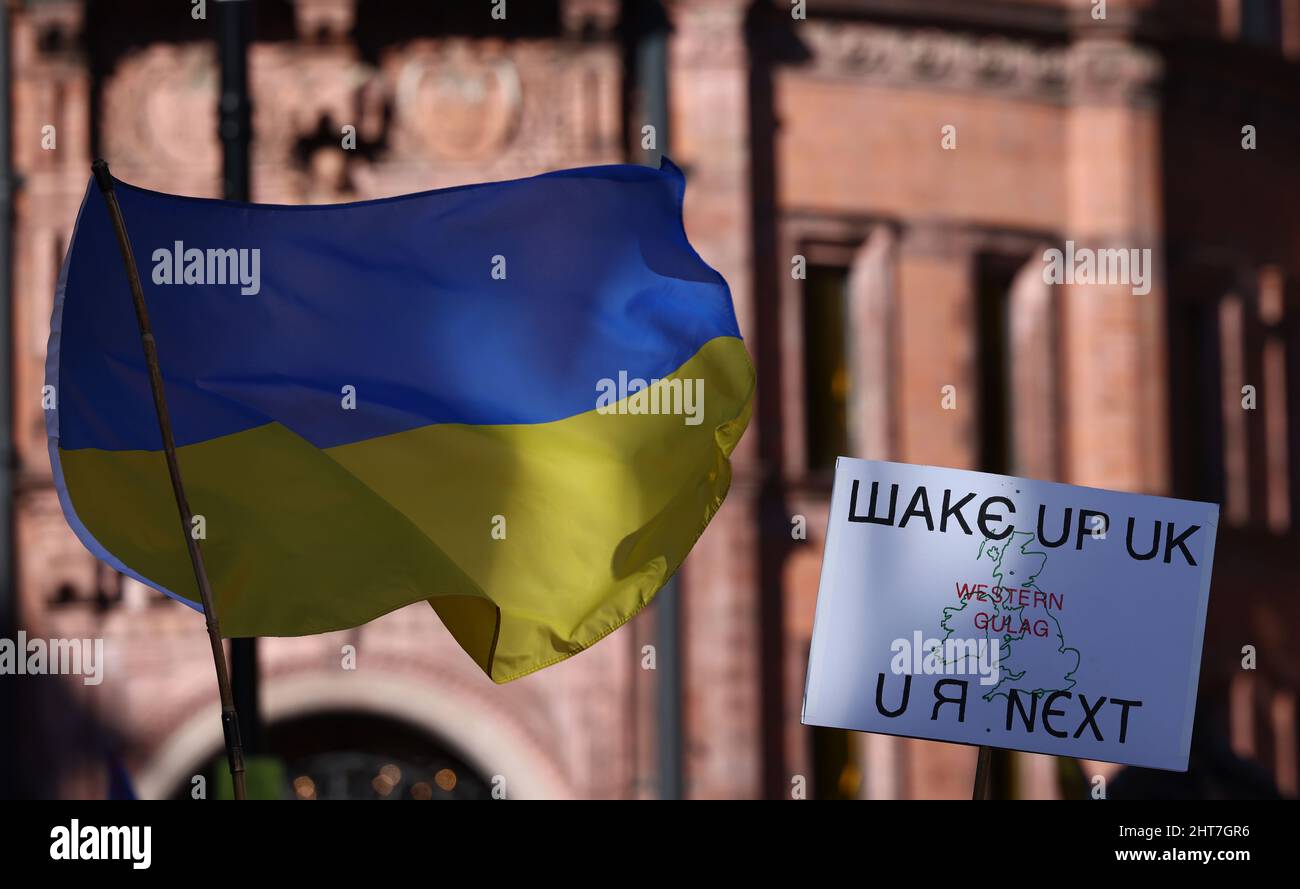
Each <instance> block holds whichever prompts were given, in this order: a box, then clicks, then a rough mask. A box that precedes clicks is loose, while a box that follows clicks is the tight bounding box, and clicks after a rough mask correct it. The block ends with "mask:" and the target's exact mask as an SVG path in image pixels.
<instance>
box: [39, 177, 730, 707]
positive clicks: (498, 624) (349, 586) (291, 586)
mask: <svg viewBox="0 0 1300 889" xmlns="http://www.w3.org/2000/svg"><path fill="white" fill-rule="evenodd" d="M684 190H685V180H684V178H683V176H682V173H681V171H680V170H678V169H677V168H676V167H675V166H673V165H672V164H671V163H670V162H668V161H664V163H663V165H662V166H661V168H660V169H658V170H655V169H651V168H646V167H639V166H606V167H593V168H587V169H577V170H566V171H562V172H556V173H550V174H546V175H542V176H537V177H533V178H530V179H521V180H517V181H512V182H500V183H490V184H484V185H473V186H467V187H462V188H451V189H443V190H439V191H431V192H425V193H421V194H413V195H406V196H402V197H396V198H390V199H384V200H373V201H363V202H360V203H353V204H342V205H334V206H272V205H260V204H240V203H232V202H226V201H215V200H204V199H197V198H187V197H177V196H175V195H168V194H160V193H157V192H152V191H147V190H145V189H142V188H137V187H135V186H131V185H127V184H126V183H122V182H117V183H116V192H117V196H118V199H119V201H120V203H121V207H122V212H123V214H124V216H125V219H126V224H127V228H128V230H129V232H130V236H131V241H132V247H133V250H134V251H135V258H136V262H137V263H138V265H139V268H140V274H141V278H142V281H143V284H144V288H145V298H146V300H147V302H148V307H149V313H150V317H151V320H152V323H153V329H154V336H155V338H156V340H157V346H158V352H159V357H160V361H161V364H162V372H163V378H164V384H165V389H166V394H167V399H168V405H169V407H170V410H171V418H172V423H173V428H174V431H175V436H176V443H177V447H178V455H179V460H180V465H181V470H182V472H183V474H184V479H185V485H186V491H187V493H188V495H189V500H190V504H191V507H192V509H193V511H194V513H195V514H196V515H197V516H200V517H201V523H200V524H199V525H196V528H195V532H196V533H200V534H202V535H203V536H202V539H201V545H202V546H203V550H204V557H205V560H206V562H207V567H208V573H209V577H210V578H211V581H212V587H213V590H214V593H215V597H216V607H217V612H218V617H219V619H220V622H221V627H222V631H223V633H224V634H226V635H228V636H295V635H302V634H307V633H320V632H325V631H328V630H337V629H341V628H345V627H353V626H357V625H358V624H361V623H364V622H366V621H368V620H371V619H373V618H375V617H377V616H379V615H381V614H384V613H386V612H389V611H392V610H393V609H395V608H400V607H402V606H404V605H407V604H409V603H412V602H415V601H419V600H427V601H428V602H429V603H430V604H431V605H432V606H433V608H434V609H435V610H436V611H437V612H438V615H439V616H440V618H441V619H442V621H443V622H444V623H445V624H446V626H447V628H448V629H449V630H450V631H451V633H452V635H453V636H454V637H455V638H456V640H457V641H458V642H459V643H460V644H461V646H462V647H463V648H464V649H465V651H466V652H467V653H468V654H469V655H470V657H472V658H473V659H474V661H475V662H476V663H477V664H478V665H479V666H480V667H482V669H483V670H484V671H485V672H486V673H487V674H488V675H489V676H491V677H492V679H494V680H496V681H497V682H506V681H508V680H511V679H514V678H517V677H519V676H523V675H524V674H526V673H529V672H531V671H533V670H537V669H539V668H541V667H544V666H546V665H548V664H551V663H554V662H556V661H559V660H562V659H564V658H566V657H568V656H570V655H572V654H574V653H576V652H578V651H581V650H582V649H584V648H586V647H587V646H589V645H591V644H593V643H594V642H596V641H597V640H598V639H600V638H601V637H602V636H604V635H606V634H607V633H610V632H612V631H613V630H615V629H616V628H618V627H619V626H620V625H621V624H622V623H623V622H624V621H626V620H627V619H628V618H630V617H631V616H632V615H634V614H636V613H637V612H638V611H639V610H640V609H641V608H643V607H644V606H645V605H646V604H647V603H648V602H649V601H650V600H651V599H652V598H653V596H654V594H655V592H656V591H657V590H658V589H659V588H660V587H661V586H662V585H663V584H664V582H665V581H666V580H667V579H668V577H669V576H670V575H672V573H673V572H674V571H675V570H676V569H677V567H678V566H679V565H680V564H681V562H682V560H683V559H684V558H685V557H686V554H687V553H688V552H689V551H690V548H691V547H692V546H693V545H694V543H695V541H696V539H697V538H698V537H699V535H700V534H701V533H702V532H703V531H704V528H705V526H706V525H707V524H708V522H709V520H710V518H712V516H713V514H714V513H715V512H716V511H717V510H718V508H719V507H720V506H721V504H722V500H723V498H724V496H725V495H726V492H727V488H728V485H729V483H730V480H731V468H730V464H729V462H728V455H729V454H730V453H731V452H732V449H733V448H735V446H736V443H737V441H738V440H739V439H740V436H741V434H742V433H743V432H744V430H745V427H746V425H747V423H748V421H749V416H750V405H751V399H752V396H753V391H754V371H753V368H752V366H751V365H750V361H749V357H748V355H747V354H746V351H745V348H744V346H743V344H742V343H741V340H740V333H739V330H738V327H737V324H736V318H735V313H734V310H733V308H732V304H731V297H730V293H729V291H728V289H727V284H726V282H725V281H724V280H723V279H722V277H721V276H719V275H718V273H717V272H715V271H713V270H712V269H711V268H709V266H708V265H706V264H705V263H704V261H703V260H702V259H700V257H699V256H698V255H697V254H696V253H695V251H694V250H693V249H692V247H691V245H690V243H689V242H688V240H687V238H686V234H685V231H684V230H683V227H682V217H681V207H682V198H683V193H684ZM46 383H47V384H48V386H49V387H52V388H50V389H47V395H48V396H50V398H51V401H52V402H53V405H54V406H53V407H52V409H50V410H47V412H46V418H47V427H48V433H49V447H50V460H51V463H52V464H53V469H54V478H55V481H56V484H57V487H58V491H59V497H60V501H61V503H62V506H63V510H64V514H65V515H66V517H67V520H68V522H69V524H70V525H71V526H72V528H73V530H74V531H75V532H76V533H77V535H78V536H79V537H80V539H81V540H82V542H83V543H84V544H85V545H86V546H87V547H88V548H89V549H90V550H91V552H93V553H94V554H95V555H96V556H98V557H99V558H100V559H102V560H104V561H105V562H107V563H108V564H110V565H112V566H113V567H114V568H116V569H117V570H118V571H121V572H123V573H124V574H127V575H130V576H132V577H135V578H137V579H139V580H141V581H143V582H144V583H146V584H148V585H149V586H151V587H154V588H156V589H159V590H161V591H163V592H164V593H166V594H167V595H169V596H172V597H173V598H176V599H179V600H181V601H183V602H186V603H187V604H190V605H191V606H193V607H195V608H198V607H200V606H199V605H198V604H197V603H198V602H199V596H198V591H197V589H196V586H195V582H194V576H193V573H192V569H191V567H190V564H189V561H188V558H187V554H186V549H185V543H184V541H183V540H182V539H181V537H180V530H179V528H178V527H177V512H176V505H175V502H174V500H173V497H172V492H171V489H170V486H169V480H168V474H167V468H166V465H165V462H164V458H163V453H162V440H161V435H160V433H159V430H158V423H157V420H156V418H155V416H154V408H153V402H152V399H151V396H150V390H149V380H148V375H147V372H146V367H145V362H144V358H143V353H142V350H141V347H140V338H139V333H138V331H137V328H136V321H135V316H134V311H133V308H132V301H131V295H130V292H129V289H128V285H127V278H126V275H125V273H124V271H123V267H122V260H121V254H120V252H119V250H118V246H117V242H116V240H115V236H114V233H113V229H112V227H111V224H110V221H109V214H108V209H107V204H106V202H105V200H104V198H103V196H102V195H101V194H100V192H99V190H98V189H97V188H96V187H95V186H94V184H93V182H92V184H91V185H90V186H89V187H88V188H87V192H86V196H85V199H84V200H83V203H82V206H81V212H80V215H79V217H78V220H77V227H76V230H75V233H74V236H73V240H72V244H71V245H70V247H69V249H68V255H67V257H66V259H65V261H64V267H63V272H62V274H61V276H60V279H59V285H58V292H57V294H56V298H55V306H54V314H53V319H52V321H51V325H50V342H49V354H48V358H47V364H46Z"/></svg>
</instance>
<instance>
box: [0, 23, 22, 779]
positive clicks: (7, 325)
mask: <svg viewBox="0 0 1300 889" xmlns="http://www.w3.org/2000/svg"><path fill="white" fill-rule="evenodd" d="M9 89H10V78H9V4H7V3H4V2H0V639H13V638H15V637H16V630H17V627H18V587H17V584H16V582H15V572H14V538H13V496H14V484H13V476H14V450H13V423H12V417H13V392H12V389H13V379H12V373H11V368H12V351H11V350H12V345H13V303H12V297H13V281H12V280H11V276H12V274H13V267H12V264H11V262H10V259H11V250H12V246H13V241H12V240H11V234H12V231H11V229H12V224H13V217H12V212H13V205H12V188H13V175H12V170H11V169H10V167H11V162H12V158H11V157H10V149H9V142H10V114H11V110H12V109H11V108H10V101H9ZM16 725H18V691H17V688H16V683H15V682H14V681H13V680H12V679H8V680H5V681H2V682H0V726H8V727H9V728H6V729H0V799H13V798H15V797H17V796H18V774H19V772H18V750H17V733H16V732H15V731H14V730H13V729H12V727H13V726H16Z"/></svg>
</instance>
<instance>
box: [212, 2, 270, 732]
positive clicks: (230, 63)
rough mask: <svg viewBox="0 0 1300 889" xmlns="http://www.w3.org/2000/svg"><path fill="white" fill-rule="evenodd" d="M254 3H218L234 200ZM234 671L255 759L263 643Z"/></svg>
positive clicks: (240, 188) (222, 128) (244, 649)
mask: <svg viewBox="0 0 1300 889" xmlns="http://www.w3.org/2000/svg"><path fill="white" fill-rule="evenodd" d="M252 14H253V9H252V3H250V2H248V0H218V2H217V34H218V42H219V44H220V45H219V49H218V52H219V54H220V57H221V96H220V99H219V107H218V133H219V135H220V137H221V158H222V165H221V174H222V175H221V180H222V191H223V193H224V196H225V198H226V200H228V201H247V200H249V199H250V198H251V193H252V192H251V180H252V176H251V175H250V172H249V166H250V164H249V143H250V142H251V140H252V130H253V111H252V102H251V101H250V99H249V95H248V42H249V39H250V34H251V31H252V21H251V19H252ZM230 669H231V675H232V677H233V682H234V687H235V707H236V709H238V711H239V718H240V722H241V724H242V725H243V728H244V743H245V744H246V745H247V749H248V753H249V755H250V756H255V755H257V754H259V753H261V752H262V709H261V701H260V697H261V695H260V693H259V687H258V666H257V639H256V638H248V639H231V640H230Z"/></svg>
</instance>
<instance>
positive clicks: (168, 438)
mask: <svg viewBox="0 0 1300 889" xmlns="http://www.w3.org/2000/svg"><path fill="white" fill-rule="evenodd" d="M90 169H91V170H92V171H93V172H94V174H95V182H96V184H98V185H99V190H100V191H101V192H102V193H103V195H104V200H105V201H107V203H108V215H109V218H110V219H111V220H112V222H113V230H114V231H115V232H116V233H117V245H118V247H120V248H121V250H122V262H123V263H125V265H126V277H127V280H128V281H129V282H130V284H131V298H132V300H134V302H135V320H136V323H137V324H138V326H139V328H140V342H141V343H142V344H143V345H144V360H145V364H146V365H148V367H149V386H150V388H151V389H152V390H153V406H154V410H155V411H156V412H157V414H158V429H159V431H161V432H162V441H163V453H164V454H165V455H166V457H167V472H168V474H169V475H170V476H171V481H172V493H173V494H175V495H176V508H177V509H178V510H180V515H181V532H182V533H183V534H184V535H185V546H186V547H187V548H188V549H189V553H190V564H192V565H193V566H194V579H195V580H196V581H197V582H198V585H199V597H200V598H201V599H202V600H203V617H204V619H205V620H206V622H207V625H208V641H209V642H210V643H211V645H212V661H213V663H214V664H215V665H216V668H217V692H218V693H219V694H220V696H221V728H222V732H223V734H224V735H225V739H226V761H227V762H228V763H229V765H230V778H231V781H232V782H233V784H234V788H235V799H244V798H245V791H244V748H243V743H242V742H241V741H240V739H239V717H238V716H237V715H236V713H235V699H234V695H233V694H232V693H231V690H230V673H229V672H228V670H227V668H226V651H225V648H224V647H223V646H222V644H221V628H220V626H219V625H218V623H217V609H216V606H214V605H213V603H212V587H211V586H210V585H209V584H208V572H207V570H206V569H205V568H204V567H203V553H202V551H201V550H200V549H199V542H198V541H197V540H195V539H194V535H193V534H192V533H191V527H192V525H193V521H194V514H193V513H191V512H190V504H189V501H188V500H187V499H186V497H185V486H184V484H182V482H181V467H180V464H179V463H178V462H177V460H176V441H175V439H174V438H173V436H172V422H171V417H170V416H169V415H168V413H167V399H166V397H165V396H164V394H163V381H162V371H161V370H159V367H158V348H157V345H156V344H155V343H154V338H153V331H152V329H151V328H150V327H149V311H148V309H147V308H146V307H145V303H144V291H143V289H141V287H140V271H139V269H137V268H136V264H135V254H134V253H132V252H131V240H130V238H129V237H127V233H126V221H125V220H124V219H123V218H122V208H121V207H120V206H119V205H118V203H117V195H116V194H115V193H114V191H113V177H112V175H111V174H110V173H109V172H108V163H107V162H106V161H105V160H104V159H103V158H99V159H97V160H96V161H95V162H94V163H93V164H91V165H90Z"/></svg>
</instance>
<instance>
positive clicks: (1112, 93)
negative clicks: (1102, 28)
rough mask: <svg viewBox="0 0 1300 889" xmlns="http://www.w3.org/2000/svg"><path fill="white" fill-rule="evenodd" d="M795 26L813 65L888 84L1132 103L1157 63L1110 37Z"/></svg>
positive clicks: (1144, 92)
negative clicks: (1037, 39) (1017, 37)
mask: <svg viewBox="0 0 1300 889" xmlns="http://www.w3.org/2000/svg"><path fill="white" fill-rule="evenodd" d="M796 33H797V36H798V37H799V38H801V39H802V40H803V41H804V43H805V44H806V45H807V47H808V48H809V50H811V53H812V61H811V67H812V70H813V71H815V72H817V73H821V74H828V75H838V76H852V77H855V78H869V79H872V80H878V81H881V82H883V83H886V84H888V85H893V86H934V87H942V88H950V89H970V90H981V91H995V92H998V93H1005V94H1010V95H1015V96H1020V97H1024V98H1030V99H1036V100H1041V101H1056V102H1066V101H1080V100H1082V101H1122V102H1132V103H1137V102H1142V101H1145V100H1147V99H1149V98H1151V97H1152V93H1153V90H1154V87H1155V83H1156V81H1157V79H1158V78H1159V75H1160V70H1161V66H1160V61H1159V59H1158V57H1157V56H1156V55H1155V54H1154V53H1152V52H1150V51H1149V50H1146V49H1143V48H1141V47H1138V46H1135V45H1133V44H1130V43H1124V42H1121V41H1114V40H1092V39H1089V40H1081V41H1079V42H1076V43H1074V44H1071V45H1070V46H1065V47H1041V46H1036V45H1034V44H1031V43H1027V42H1018V41H1012V40H1007V39H1005V38H1001V37H972V36H967V35H958V34H953V33H951V32H937V31H909V30H903V29H898V28H886V27H879V26H876V25H859V24H846V23H843V22H837V23H833V24H832V23H829V22H808V23H806V24H805V25H803V26H801V27H800V28H798V29H797V32H796Z"/></svg>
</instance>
